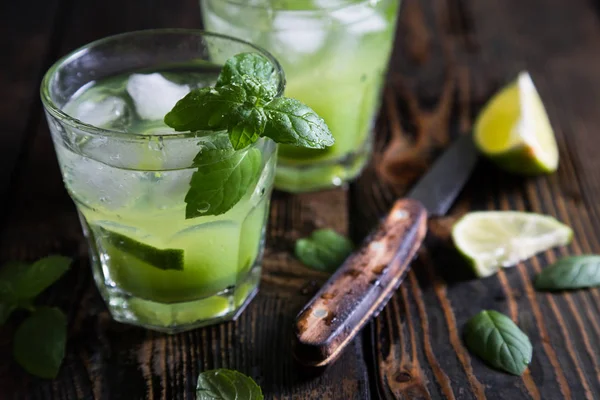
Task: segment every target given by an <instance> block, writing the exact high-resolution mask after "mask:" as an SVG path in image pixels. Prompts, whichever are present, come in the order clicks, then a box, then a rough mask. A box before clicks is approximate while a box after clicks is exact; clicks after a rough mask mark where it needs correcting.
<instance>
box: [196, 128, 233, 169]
mask: <svg viewBox="0 0 600 400" xmlns="http://www.w3.org/2000/svg"><path fill="white" fill-rule="evenodd" d="M233 153H235V150H234V149H233V146H232V145H231V140H229V136H228V135H227V134H222V133H220V134H216V135H214V136H211V137H210V138H207V140H203V141H201V142H200V151H199V152H198V154H197V155H196V157H194V162H193V166H194V167H198V166H200V165H207V164H213V163H216V162H218V161H221V160H223V159H225V158H227V157H231V155H233Z"/></svg>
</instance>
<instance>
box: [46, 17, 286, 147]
mask: <svg viewBox="0 0 600 400" xmlns="http://www.w3.org/2000/svg"><path fill="white" fill-rule="evenodd" d="M153 34H173V35H183V34H185V35H196V36H201V37H215V38H220V39H226V40H229V41H232V42H237V43H239V44H243V45H245V46H249V47H251V48H253V49H254V50H256V51H257V52H258V53H260V54H261V55H263V56H265V57H266V58H267V59H268V60H269V61H270V62H271V63H272V64H273V66H274V67H275V72H276V74H277V76H278V77H279V84H278V86H277V94H276V97H281V96H283V92H284V90H285V83H286V79H285V73H284V71H283V67H282V66H281V64H280V63H279V61H278V60H277V59H276V58H275V56H273V55H272V54H271V53H270V52H269V51H267V50H265V49H263V48H262V47H260V46H257V45H255V44H252V43H250V42H247V41H245V40H242V39H238V38H235V37H233V36H228V35H222V34H220V33H215V32H208V31H205V30H201V29H181V28H166V29H144V30H137V31H130V32H124V33H119V34H116V35H111V36H106V37H104V38H101V39H98V40H94V41H92V42H89V43H87V44H84V45H83V46H81V47H78V48H77V49H75V50H72V51H70V52H69V53H68V54H66V55H64V56H63V57H61V58H60V59H58V60H57V61H56V62H55V63H54V64H52V66H51V67H50V68H49V69H48V70H47V71H46V73H45V74H44V77H43V78H42V83H41V86H40V97H41V99H42V103H43V105H44V109H45V110H46V111H47V112H48V113H50V114H51V115H52V116H53V117H54V118H57V119H59V120H61V121H62V122H65V123H67V124H68V125H69V126H70V127H72V128H75V129H78V130H81V131H84V132H85V133H86V134H90V135H93V136H100V137H110V138H115V139H126V140H128V141H137V140H139V141H142V140H156V139H158V138H161V139H162V140H174V139H190V138H196V137H198V136H207V135H202V134H200V135H199V132H196V131H194V132H177V133H169V134H162V135H149V134H138V133H134V132H123V131H119V130H114V129H106V128H100V127H97V126H95V125H92V124H88V123H86V122H83V121H81V120H79V119H77V118H75V117H74V116H72V115H69V114H68V113H66V112H64V111H63V110H62V109H61V108H60V107H58V106H57V105H56V103H55V102H54V100H53V99H52V97H51V95H50V83H51V81H52V78H53V77H54V76H55V74H56V73H57V71H58V70H59V68H60V67H61V66H62V65H64V64H65V63H67V62H69V61H72V60H74V59H77V58H78V57H80V56H82V55H83V54H85V52H87V51H88V50H89V49H91V48H93V47H95V46H98V45H101V44H105V43H107V42H110V41H113V40H115V39H123V38H127V37H128V36H132V37H133V36H140V35H153ZM220 132H221V131H220ZM210 133H211V134H212V133H217V132H210Z"/></svg>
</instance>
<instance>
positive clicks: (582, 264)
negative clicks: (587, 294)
mask: <svg viewBox="0 0 600 400" xmlns="http://www.w3.org/2000/svg"><path fill="white" fill-rule="evenodd" d="M594 286H600V256H597V255H584V256H573V257H565V258H562V259H560V260H558V261H557V262H556V263H554V264H552V265H550V266H549V267H546V268H545V269H544V270H543V271H542V272H540V274H539V275H538V276H537V278H536V279H535V288H536V289H539V290H568V289H581V288H589V287H594Z"/></svg>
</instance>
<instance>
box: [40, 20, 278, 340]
mask: <svg viewBox="0 0 600 400" xmlns="http://www.w3.org/2000/svg"><path fill="white" fill-rule="evenodd" d="M241 52H255V53H259V54H263V55H264V60H266V61H265V63H266V64H268V65H269V67H270V71H272V74H271V76H270V79H271V80H272V82H273V83H274V88H275V89H274V92H273V96H272V97H275V98H276V99H277V98H278V97H279V96H280V95H281V94H282V92H283V85H284V82H285V80H284V77H283V72H282V70H281V68H280V66H279V64H278V63H277V62H276V61H275V59H273V58H272V57H271V56H270V55H269V54H268V53H264V52H262V51H261V50H260V49H258V48H255V47H254V46H251V45H249V44H247V43H245V42H242V41H239V40H234V39H232V38H227V37H222V36H216V35H210V34H206V33H202V32H196V31H178V30H175V31H169V30H164V31H146V32H137V33H136V32H134V33H130V34H124V35H119V36H115V37H111V38H107V39H104V40H101V41H98V42H95V43H92V44H90V45H88V46H86V47H85V48H84V49H83V50H78V51H76V52H74V53H72V54H71V55H68V56H67V57H65V58H64V59H62V60H60V61H59V62H58V63H57V64H55V65H54V66H53V67H52V68H51V69H50V71H49V72H48V73H47V75H46V77H45V79H44V82H43V85H42V99H43V101H44V105H45V108H46V112H47V116H48V123H49V126H50V130H51V134H52V138H53V141H54V144H55V148H56V152H57V155H58V160H59V164H60V167H61V171H62V174H63V178H64V182H65V185H66V188H67V190H68V192H69V194H70V195H71V197H72V198H73V200H74V202H75V204H76V206H77V209H78V211H79V213H80V219H81V222H82V225H83V228H84V232H85V234H86V236H87V239H88V242H89V246H90V256H91V260H92V267H93V273H94V278H95V280H96V283H97V285H98V287H99V289H100V292H101V293H102V295H103V297H104V299H105V300H106V303H107V305H108V307H109V310H110V311H111V313H112V315H113V316H114V318H115V319H117V320H119V321H122V322H126V323H131V324H136V325H141V326H145V327H148V328H152V329H156V330H160V331H165V332H169V333H171V332H177V331H181V330H185V329H189V328H193V327H197V326H201V325H206V324H212V323H215V322H218V321H221V320H226V319H232V318H235V317H236V316H237V315H238V314H239V313H240V312H241V310H242V309H243V308H244V306H245V305H246V304H247V303H248V302H249V301H250V300H251V298H252V297H253V295H254V294H255V293H256V290H257V287H258V283H259V277H260V262H261V255H262V249H263V247H264V235H265V223H266V218H267V215H268V206H269V198H270V193H271V189H272V186H273V180H274V174H275V162H276V144H275V143H274V142H273V141H272V140H270V139H268V138H265V137H262V138H259V139H256V138H255V139H254V140H255V141H254V142H252V143H247V144H246V145H245V146H244V147H243V148H239V149H238V147H241V146H238V147H236V148H234V146H232V144H231V142H230V139H229V137H228V132H227V130H225V129H223V130H220V129H212V130H211V131H198V130H195V131H193V132H190V131H186V132H176V131H175V130H174V129H172V128H170V127H169V126H167V125H166V124H165V122H164V121H163V118H164V117H165V114H167V113H168V112H169V111H170V110H171V109H172V108H173V106H175V104H176V103H177V101H178V100H180V99H181V98H182V97H184V96H186V94H188V93H189V92H190V91H194V90H195V89H197V88H204V87H207V86H212V85H214V84H215V82H216V81H217V77H218V74H219V72H220V71H221V66H222V63H223V62H224V60H226V59H228V58H229V57H231V56H233V55H235V54H238V53H241ZM211 90H214V89H211ZM200 118H201V117H200Z"/></svg>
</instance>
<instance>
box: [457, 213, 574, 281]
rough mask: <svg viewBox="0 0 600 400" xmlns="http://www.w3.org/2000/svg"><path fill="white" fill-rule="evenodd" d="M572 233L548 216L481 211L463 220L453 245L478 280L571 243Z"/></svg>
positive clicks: (467, 215)
mask: <svg viewBox="0 0 600 400" xmlns="http://www.w3.org/2000/svg"><path fill="white" fill-rule="evenodd" d="M572 236H573V231H572V230H571V228H569V227H568V226H566V225H565V224H563V223H561V222H559V221H557V220H556V219H554V218H552V217H549V216H547V215H541V214H534V213H526V212H518V211H481V212H472V213H468V214H466V215H465V216H464V217H462V218H461V219H460V220H459V221H458V222H457V223H456V224H455V225H454V227H453V228H452V240H453V241H454V245H455V246H456V248H457V249H458V251H460V252H461V253H462V254H463V255H464V256H465V258H466V259H467V260H468V261H469V263H470V264H471V265H472V267H473V270H474V271H475V274H476V275H477V276H478V277H485V276H489V275H492V274H493V273H495V272H496V271H497V270H498V269H500V268H501V267H510V266H513V265H515V264H517V263H518V262H519V261H522V260H525V259H527V258H529V257H532V256H534V255H535V254H537V253H539V252H542V251H544V250H547V249H549V248H552V247H555V246H563V245H566V244H568V243H569V242H570V241H571V238H572Z"/></svg>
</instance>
